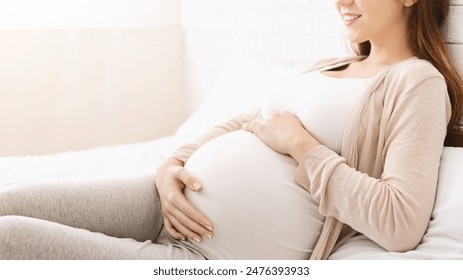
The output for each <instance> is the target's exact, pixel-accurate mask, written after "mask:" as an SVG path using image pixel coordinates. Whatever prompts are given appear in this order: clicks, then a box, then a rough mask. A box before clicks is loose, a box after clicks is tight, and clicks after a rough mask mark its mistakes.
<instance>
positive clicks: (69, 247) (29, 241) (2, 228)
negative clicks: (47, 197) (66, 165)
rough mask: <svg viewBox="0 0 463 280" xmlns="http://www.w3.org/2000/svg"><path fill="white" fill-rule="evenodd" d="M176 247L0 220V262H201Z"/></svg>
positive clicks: (53, 225)
mask: <svg viewBox="0 0 463 280" xmlns="http://www.w3.org/2000/svg"><path fill="white" fill-rule="evenodd" d="M177 244H179V243H176V242H175V241H172V242H171V243H168V244H153V243H152V242H151V241H149V240H148V241H145V242H138V241H135V240H134V239H130V238H116V237H111V236H107V235H104V234H101V233H95V232H90V231H88V230H85V229H78V228H73V227H69V226H65V225H62V224H57V223H54V222H49V221H45V220H40V219H35V218H29V217H23V216H2V217H0V260H6V259H10V260H11V259H13V260H21V259H49V260H50V259H51V260H62V259H79V260H87V259H90V260H97V259H129V260H136V259H158V260H168V259H188V260H192V259H204V257H203V256H202V255H201V254H199V253H197V252H196V251H194V250H189V249H187V248H186V247H184V246H179V245H177Z"/></svg>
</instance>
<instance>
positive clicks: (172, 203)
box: [156, 110, 259, 243]
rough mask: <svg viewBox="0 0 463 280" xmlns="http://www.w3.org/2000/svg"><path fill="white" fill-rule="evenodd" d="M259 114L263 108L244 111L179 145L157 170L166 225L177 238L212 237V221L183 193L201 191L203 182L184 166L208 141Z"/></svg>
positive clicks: (198, 239)
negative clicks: (185, 190)
mask: <svg viewBox="0 0 463 280" xmlns="http://www.w3.org/2000/svg"><path fill="white" fill-rule="evenodd" d="M258 115H259V110H255V111H252V112H249V113H245V114H242V115H240V116H238V117H236V118H233V119H231V120H230V121H228V122H226V123H223V124H221V125H218V126H216V127H214V128H212V129H211V130H210V131H209V132H208V133H206V134H205V135H203V136H202V137H200V138H199V139H197V140H196V141H194V142H192V143H189V144H185V145H183V146H181V147H180V148H178V149H177V150H176V151H175V152H174V153H173V155H172V157H170V158H169V159H168V160H167V161H166V162H164V163H163V164H162V165H161V166H160V167H159V168H158V170H157V173H156V188H157V190H158V193H159V197H160V200H161V208H162V213H163V217H164V225H165V228H166V230H167V232H168V233H169V234H170V235H171V236H172V237H173V238H175V239H182V240H185V239H186V238H190V239H192V240H195V241H196V242H198V243H199V242H200V241H201V240H202V237H207V238H211V237H212V235H213V233H212V226H213V224H212V222H211V221H209V220H208V219H207V218H206V217H205V216H204V214H202V213H201V212H200V211H198V210H197V209H196V207H194V205H192V204H191V203H190V202H189V201H188V200H187V199H186V198H185V195H184V194H183V190H184V188H185V187H188V188H189V189H191V190H192V191H194V192H198V191H201V189H202V185H201V183H200V181H199V180H198V179H197V178H194V177H193V176H192V175H191V174H190V173H189V172H188V170H186V169H185V168H184V164H185V162H186V161H187V160H188V158H189V157H190V156H191V155H192V154H193V153H194V151H196V150H197V149H198V148H199V147H201V146H202V145H204V144H205V143H207V142H208V141H210V140H212V139H214V138H216V137H218V136H220V135H223V134H226V133H229V132H232V131H235V130H239V129H241V126H242V125H243V124H244V123H246V122H249V121H250V120H252V119H253V118H255V117H257V116H258Z"/></svg>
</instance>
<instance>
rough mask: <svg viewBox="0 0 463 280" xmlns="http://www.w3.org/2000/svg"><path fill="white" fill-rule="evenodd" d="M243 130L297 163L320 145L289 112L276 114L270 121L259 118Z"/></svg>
mask: <svg viewBox="0 0 463 280" xmlns="http://www.w3.org/2000/svg"><path fill="white" fill-rule="evenodd" d="M242 129H243V130H247V131H250V132H253V133H254V134H256V135H257V136H258V137H259V138H260V139H261V140H262V142H264V143H265V144H267V146H269V147H270V148H272V149H273V150H275V151H276V152H278V153H281V154H287V155H290V156H291V157H293V158H294V159H295V160H296V161H297V162H300V161H301V159H302V157H303V156H304V155H305V154H306V153H307V152H308V151H310V150H311V149H313V148H315V147H316V146H318V145H320V143H319V142H318V141H317V140H316V139H315V138H313V137H312V135H310V133H309V132H308V131H307V130H305V128H304V126H303V125H302V123H301V121H300V120H299V119H298V118H296V117H295V116H293V115H291V114H290V113H288V112H282V113H275V114H273V115H272V116H271V117H270V118H268V119H263V118H261V117H257V118H255V119H254V120H252V121H250V122H248V123H246V124H244V125H243V127H242Z"/></svg>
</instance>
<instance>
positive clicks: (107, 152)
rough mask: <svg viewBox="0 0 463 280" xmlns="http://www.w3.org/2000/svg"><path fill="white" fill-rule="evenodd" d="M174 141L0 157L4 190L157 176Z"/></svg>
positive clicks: (162, 139) (160, 140) (170, 138)
mask: <svg viewBox="0 0 463 280" xmlns="http://www.w3.org/2000/svg"><path fill="white" fill-rule="evenodd" d="M172 150H173V137H164V138H160V139H156V140H153V141H148V142H142V143H134V144H129V145H119V146H110V147H101V148H95V149H87V150H81V151H69V152H65V153H57V154H51V155H43V156H25V157H0V189H4V188H7V187H13V186H14V185H15V184H22V183H30V182H37V181H63V180H67V181H69V180H100V179H109V178H112V179H114V178H120V177H124V178H127V177H137V176H143V175H147V174H153V173H154V172H155V170H156V168H157V167H158V166H159V165H160V164H161V163H162V162H163V161H164V160H165V159H166V158H167V157H168V156H169V155H170V154H171V153H172Z"/></svg>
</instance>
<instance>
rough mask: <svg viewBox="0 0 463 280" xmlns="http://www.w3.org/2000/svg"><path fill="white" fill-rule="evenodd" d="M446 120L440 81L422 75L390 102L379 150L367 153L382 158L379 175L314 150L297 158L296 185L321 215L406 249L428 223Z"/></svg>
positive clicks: (445, 100) (325, 150)
mask: <svg viewBox="0 0 463 280" xmlns="http://www.w3.org/2000/svg"><path fill="white" fill-rule="evenodd" d="M449 117H450V103H449V99H448V94H447V88H446V84H445V81H443V79H442V77H433V78H429V79H427V80H425V81H423V82H421V83H419V84H418V85H417V86H415V87H414V88H412V89H410V90H409V91H408V92H406V93H404V94H402V95H401V96H400V98H399V99H398V100H396V103H395V104H393V111H392V113H391V115H390V119H389V121H388V124H387V128H386V131H385V132H384V137H385V140H384V141H385V142H384V143H385V144H384V147H383V149H382V151H383V152H382V154H381V155H370V159H371V160H372V162H373V161H374V160H375V159H376V158H377V157H378V156H379V157H382V164H383V171H382V174H381V176H378V178H374V177H371V176H369V175H367V174H365V173H362V172H359V171H358V170H356V169H354V168H352V167H350V166H348V165H347V164H346V160H345V159H344V158H342V157H341V156H339V155H337V154H336V153H335V152H333V151H331V150H329V149H328V148H327V147H325V146H319V147H317V148H315V149H313V150H311V151H309V152H308V153H307V154H306V155H305V156H304V157H303V159H302V161H301V163H300V165H299V166H298V169H297V171H296V174H295V180H296V182H297V183H299V184H300V185H302V186H303V187H305V188H306V189H307V190H308V191H309V192H310V193H311V195H312V197H313V199H314V200H315V201H316V202H317V203H319V209H320V213H321V214H323V215H325V216H327V217H328V216H330V217H334V218H336V219H337V220H339V221H341V222H342V223H345V224H347V225H349V226H351V227H352V228H353V229H355V230H356V231H358V232H361V233H363V234H365V235H366V236H367V237H369V238H370V239H372V240H373V241H375V242H376V243H378V244H379V245H380V246H382V247H384V248H385V249H386V250H389V251H397V252H403V251H407V250H411V249H413V248H415V247H416V246H417V245H418V244H419V242H420V241H421V239H422V237H423V235H424V233H425V231H426V228H427V226H428V223H429V220H430V216H431V213H432V208H433V205H434V199H435V193H436V188H437V179H438V169H439V164H440V157H441V155H442V150H443V142H444V138H445V135H446V128H447V123H448V121H449ZM381 136H382V135H381ZM378 151H380V149H378Z"/></svg>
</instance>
